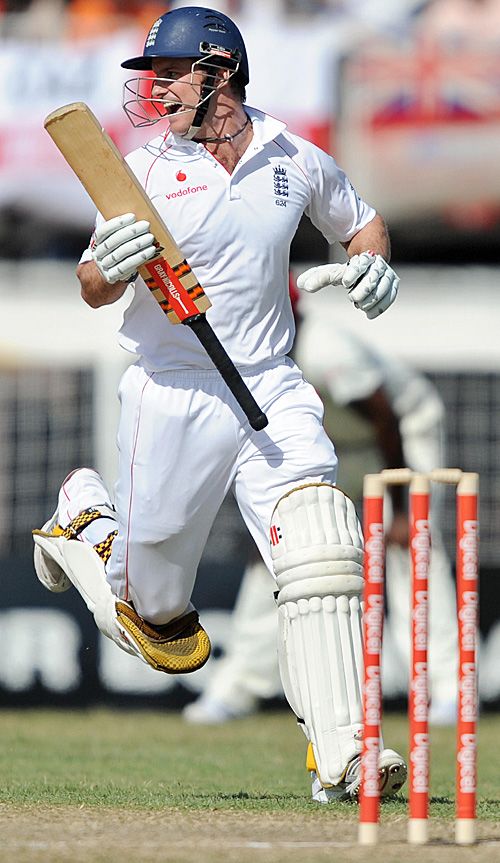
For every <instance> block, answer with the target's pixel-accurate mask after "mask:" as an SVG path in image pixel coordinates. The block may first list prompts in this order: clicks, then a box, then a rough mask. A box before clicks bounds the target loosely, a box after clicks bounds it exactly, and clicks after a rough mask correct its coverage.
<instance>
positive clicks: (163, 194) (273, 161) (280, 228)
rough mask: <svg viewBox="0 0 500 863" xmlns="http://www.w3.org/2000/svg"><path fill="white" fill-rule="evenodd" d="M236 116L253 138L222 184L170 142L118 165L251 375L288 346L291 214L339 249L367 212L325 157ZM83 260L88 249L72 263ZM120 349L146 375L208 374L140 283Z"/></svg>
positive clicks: (194, 348) (199, 153)
mask: <svg viewBox="0 0 500 863" xmlns="http://www.w3.org/2000/svg"><path fill="white" fill-rule="evenodd" d="M245 111H246V112H247V114H248V115H249V116H250V119H251V121H252V125H253V139H252V141H251V142H250V144H249V146H248V148H247V150H246V152H245V153H244V154H243V156H242V158H241V159H240V161H239V162H238V164H237V166H236V168H235V170H234V171H233V173H232V174H229V173H228V171H227V170H226V168H224V167H223V165H222V164H221V163H220V162H218V161H217V159H216V158H215V157H214V156H212V155H211V154H210V153H209V152H208V150H207V149H206V147H205V146H204V145H203V144H201V143H196V142H193V141H186V140H184V139H183V138H180V137H178V136H174V135H173V134H172V133H168V134H165V135H160V136H159V137H157V138H155V139H153V140H152V141H150V142H149V143H148V144H147V145H145V146H143V147H141V148H139V149H137V150H135V151H134V152H132V153H131V154H130V155H129V156H128V157H127V161H128V163H129V164H130V166H131V168H132V170H133V171H134V173H135V174H136V176H137V177H138V179H139V180H140V182H141V183H142V185H143V186H144V188H145V190H146V192H147V193H148V195H149V197H150V198H151V200H152V202H153V203H154V205H155V207H156V208H157V210H158V211H159V213H160V215H161V216H162V218H163V219H164V221H165V223H166V225H167V226H168V228H169V230H170V232H171V234H172V235H173V237H174V239H175V240H176V242H177V244H178V245H179V247H180V248H181V249H182V252H183V254H184V256H185V257H186V259H187V260H188V262H189V264H190V265H191V267H192V269H193V270H194V272H195V274H196V276H197V278H198V281H199V282H200V284H201V285H202V287H203V288H204V290H205V292H206V294H207V296H208V297H209V298H210V300H211V302H212V308H211V309H209V311H208V312H207V319H208V320H209V322H210V323H211V325H212V327H213V329H214V330H215V332H216V334H217V336H218V337H219V339H220V341H221V342H222V344H223V346H224V347H225V349H226V351H227V352H228V353H229V356H230V357H231V358H232V360H233V362H234V363H236V365H240V366H254V365H256V364H260V363H263V362H267V361H269V360H272V359H273V358H276V357H281V356H283V355H285V354H287V353H288V352H289V350H290V349H291V346H292V343H293V338H294V332H295V330H294V320H293V315H292V310H291V306H290V299H289V294H288V269H289V252H290V244H291V242H292V239H293V237H294V235H295V232H296V230H297V227H298V225H299V221H300V219H301V217H302V215H303V214H304V213H305V214H306V215H307V216H309V218H310V219H311V221H312V223H313V224H314V225H315V226H316V227H317V228H318V229H319V230H320V231H321V233H322V234H323V236H324V237H325V238H326V239H327V240H328V242H329V243H333V242H335V241H341V242H346V241H348V240H350V239H351V238H352V237H353V236H354V235H355V234H356V233H357V232H358V231H359V230H360V229H361V228H363V227H364V226H365V225H366V224H368V222H370V221H371V220H372V219H373V217H374V216H375V210H374V209H373V208H372V207H370V206H369V205H368V204H366V203H365V202H364V201H362V200H361V199H360V197H359V195H358V194H357V193H356V191H355V190H354V188H353V187H352V185H351V183H350V181H349V180H348V178H347V177H346V175H345V174H344V172H343V171H342V170H341V169H340V168H339V167H338V166H337V164H336V162H335V160H334V159H333V158H332V157H331V156H329V155H327V154H326V153H324V152H323V151H322V150H320V149H319V148H318V147H316V146H315V145H313V144H312V143H310V142H309V141H305V140H304V139H302V138H299V137H298V136H296V135H293V134H291V133H290V132H288V131H287V130H286V126H285V124H284V123H282V122H280V121H278V120H276V119H274V118H273V117H270V116H268V115H266V114H263V113H262V112H261V111H257V110H255V109H253V108H250V107H248V106H245ZM99 218H100V217H99V216H98V220H99ZM90 257H91V255H90V250H87V251H86V252H85V253H84V255H83V257H82V261H84V260H89V259H90ZM120 343H121V345H122V346H123V347H124V348H126V349H127V350H129V351H132V352H133V353H136V354H138V355H140V356H142V357H143V360H144V362H145V363H146V365H147V366H148V367H149V368H150V369H152V370H159V369H175V368H211V367H212V363H211V360H210V359H209V358H208V356H207V355H206V353H205V351H204V349H203V347H202V346H201V345H200V343H199V342H198V340H197V338H196V337H195V335H194V334H193V333H192V332H191V330H190V329H189V328H188V327H186V326H182V325H177V326H172V325H171V324H170V323H169V322H168V321H167V320H166V318H165V315H164V313H163V312H162V311H161V309H160V307H159V306H158V304H157V303H156V301H155V300H154V298H153V297H152V296H151V294H150V292H149V290H148V288H147V287H146V285H145V284H144V282H143V281H142V279H138V281H137V282H136V285H135V291H134V296H133V299H132V301H131V303H130V305H129V307H128V308H127V310H126V312H125V315H124V322H123V326H122V328H121V331H120Z"/></svg>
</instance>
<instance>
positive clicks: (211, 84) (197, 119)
mask: <svg viewBox="0 0 500 863" xmlns="http://www.w3.org/2000/svg"><path fill="white" fill-rule="evenodd" d="M215 78H216V76H215V74H214V73H213V72H207V74H206V76H205V81H204V83H203V86H202V88H201V92H200V104H199V105H198V108H197V109H196V113H195V115H194V117H193V122H192V123H191V125H190V127H189V129H188V130H187V132H185V134H184V135H183V136H182V137H183V138H187V139H188V140H189V141H191V140H192V139H193V138H194V136H195V135H196V133H197V132H199V131H200V129H201V127H202V125H203V121H204V119H205V117H206V116H207V111H208V108H209V105H210V100H211V98H212V96H213V95H214V93H215V90H216V87H215Z"/></svg>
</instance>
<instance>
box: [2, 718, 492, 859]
mask: <svg viewBox="0 0 500 863" xmlns="http://www.w3.org/2000/svg"><path fill="white" fill-rule="evenodd" d="M498 729H499V717H498V716H495V715H486V716H484V717H482V719H481V721H480V738H479V739H480V746H479V798H478V819H479V824H478V835H479V837H480V842H479V843H478V844H477V845H476V846H474V847H472V848H456V847H454V846H453V845H452V839H453V818H454V781H455V752H454V750H455V732H454V729H443V728H439V729H433V730H432V787H431V795H432V798H431V818H432V822H431V829H430V835H431V840H432V841H431V843H430V844H429V845H428V846H425V847H422V848H416V847H409V846H406V845H404V844H403V843H404V842H405V837H406V805H407V800H406V797H405V794H404V792H403V793H402V794H401V795H400V796H399V797H398V798H396V799H394V800H391V801H388V802H386V803H385V804H384V805H383V807H382V828H381V844H380V845H379V846H378V847H377V848H376V849H373V850H371V849H370V850H369V851H367V850H366V849H361V848H358V847H357V846H356V828H357V816H358V810H357V807H356V805H353V804H340V805H336V806H318V805H315V804H312V803H311V801H310V785H309V779H308V775H307V773H306V771H305V769H304V756H305V739H304V738H303V735H302V734H301V733H300V732H299V730H298V729H297V727H296V725H295V722H294V719H293V717H292V716H291V714H290V713H288V712H286V711H284V712H279V713H267V712H265V713H262V714H260V715H258V716H256V717H252V718H249V719H245V720H239V721H236V722H232V723H229V724H227V725H224V726H221V727H202V728H199V727H193V726H189V725H186V724H185V723H184V722H183V720H182V719H181V717H180V716H179V715H178V714H171V713H161V712H146V711H144V712H143V711H134V712H128V711H117V712H115V711H108V710H92V711H74V712H62V711H19V712H16V711H3V712H0V734H1V737H0V739H1V747H0V776H1V780H0V861H7V860H9V861H12V860H15V861H16V863H27V861H30V863H38V861H49V860H50V861H53V863H60V861H71V863H80V861H82V863H83V861H85V863H88V861H92V863H100V861H103V863H104V861H105V863H118V861H120V863H122V861H123V860H124V859H127V860H130V861H131V863H135V861H140V863H149V861H155V863H163V861H167V863H185V861H186V863H187V861H190V863H191V861H192V860H193V857H196V859H198V860H200V861H202V863H215V861H219V860H223V861H224V863H233V861H235V863H236V861H238V863H246V861H259V863H261V861H262V863H284V861H286V863H316V861H318V863H320V861H321V863H322V861H326V860H329V861H331V860H336V859H338V860H341V861H365V860H367V859H368V856H369V857H370V859H371V861H372V863H379V861H380V863H381V861H384V863H387V861H396V860H397V861H400V860H401V858H402V856H403V855H404V856H407V857H408V858H409V859H410V860H418V861H425V863H434V861H436V863H448V861H451V860H452V859H453V860H454V861H459V863H461V861H467V863H468V861H474V863H475V861H481V863H490V861H491V863H493V861H498V860H500V778H499V766H500V758H499V756H498ZM407 734H408V730H407V722H406V718H405V717H403V716H395V715H391V714H389V715H388V716H387V717H386V719H385V722H384V737H385V740H386V744H387V745H389V746H391V747H393V748H395V749H397V750H399V751H401V752H402V754H405V755H406V754H407Z"/></svg>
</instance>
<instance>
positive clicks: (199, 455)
mask: <svg viewBox="0 0 500 863" xmlns="http://www.w3.org/2000/svg"><path fill="white" fill-rule="evenodd" d="M240 372H241V373H242V375H243V377H244V380H245V382H246V384H247V386H248V387H249V389H250V390H251V392H252V393H253V395H254V397H255V399H256V400H257V402H258V404H259V405H260V406H261V408H262V409H263V410H264V411H265V412H266V414H267V417H268V420H269V425H268V426H267V427H266V428H265V429H263V430H262V431H254V430H253V429H251V428H250V426H249V424H248V421H247V420H246V418H245V417H244V415H243V413H242V411H241V409H240V408H239V406H238V405H237V403H236V401H235V399H234V397H233V396H232V394H231V393H230V392H229V390H228V388H227V385H226V384H225V383H224V381H223V380H222V379H221V377H220V375H219V373H218V372H216V371H215V370H213V371H211V370H175V371H161V372H152V371H149V370H147V369H146V368H145V367H143V365H142V364H141V362H138V363H137V364H135V365H133V366H131V367H130V368H128V369H127V370H126V372H125V374H124V375H123V378H122V380H121V383H120V388H119V397H120V402H121V416H120V424H119V431H118V448H119V472H118V481H117V483H116V487H115V500H114V505H115V508H116V513H117V522H118V525H117V527H118V535H117V536H116V538H115V540H114V542H113V549H112V554H111V557H110V560H109V563H108V566H107V578H108V581H109V583H110V585H111V587H112V590H113V592H114V593H115V595H116V596H118V597H119V598H121V599H126V600H131V601H132V602H133V603H134V606H135V608H136V609H137V611H138V612H139V614H141V615H142V616H143V617H144V618H145V619H146V620H149V621H150V622H151V623H156V624H161V623H166V622H167V621H169V620H172V619H173V618H175V617H178V616H179V615H181V614H182V613H183V612H184V611H185V610H186V608H187V607H189V602H190V598H191V593H192V590H193V586H194V582H195V578H196V572H197V569H198V565H199V562H200V558H201V556H202V553H203V549H204V547H205V544H206V541H207V538H208V535H209V532H210V529H211V527H212V524H213V522H214V519H215V516H216V515H217V512H218V510H219V508H220V506H221V504H222V501H223V500H224V498H225V496H226V494H227V492H228V491H229V490H230V489H231V490H232V491H233V493H234V495H235V497H236V501H237V503H238V506H239V508H240V511H241V514H242V516H243V519H244V521H245V523H246V525H247V527H248V529H249V531H250V533H251V534H252V536H253V538H254V540H255V542H256V544H257V546H258V548H259V551H260V553H261V555H262V557H263V559H264V561H265V563H266V565H267V566H268V567H269V569H270V570H271V571H272V564H271V557H270V553H269V526H270V522H271V515H272V512H273V509H274V507H275V505H276V503H277V501H278V500H279V498H280V497H281V496H282V495H283V494H285V493H286V492H287V491H289V490H291V489H292V488H294V487H295V486H297V485H299V484H302V483H303V482H331V483H334V482H335V479H336V472H337V457H336V455H335V450H334V447H333V445H332V443H331V441H330V440H329V438H328V437H327V435H326V433H325V431H324V429H323V425H322V420H323V405H322V402H321V400H320V399H319V397H318V395H317V394H316V392H315V390H314V388H313V387H312V386H311V385H310V384H309V383H307V382H306V381H305V380H304V378H303V376H302V373H301V372H300V370H299V369H298V368H297V366H296V365H295V363H294V362H293V361H292V360H291V359H289V358H288V357H283V358H280V359H277V360H274V361H272V362H269V363H267V364H265V365H261V366H258V367H253V368H251V369H247V370H245V369H243V370H241V369H240ZM89 476H90V478H91V479H90V480H89V481H88V482H87V479H86V477H89ZM96 482H99V480H98V479H97V480H96V475H95V474H92V473H90V472H89V471H80V472H77V473H76V474H74V476H73V479H72V478H71V477H70V478H69V480H68V481H66V483H65V486H64V499H65V501H66V499H67V498H71V503H70V506H68V507H67V511H68V512H71V513H72V514H73V515H76V514H77V512H80V511H81V510H82V509H86V508H87V507H88V506H92V505H95V504H96V503H98V500H97V499H96V498H98V497H99V494H100V495H101V496H102V501H101V502H102V503H106V502H108V501H109V500H110V496H109V493H108V492H107V490H106V489H105V488H104V486H102V488H101V491H100V492H99V491H98V490H96ZM60 500H61V495H60ZM107 527H108V529H109V525H108V526H107ZM92 528H93V529H92ZM98 529H99V521H97V522H95V523H94V525H92V526H91V527H90V528H88V532H89V533H91V534H92V540H90V539H89V540H88V541H92V542H93V543H94V544H95V542H97V541H99V537H96V534H95V531H96V530H98ZM86 533H87V531H86Z"/></svg>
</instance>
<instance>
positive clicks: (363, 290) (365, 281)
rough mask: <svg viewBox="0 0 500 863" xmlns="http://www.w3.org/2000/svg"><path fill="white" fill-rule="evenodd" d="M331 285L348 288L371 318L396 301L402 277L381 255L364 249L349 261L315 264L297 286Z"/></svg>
mask: <svg viewBox="0 0 500 863" xmlns="http://www.w3.org/2000/svg"><path fill="white" fill-rule="evenodd" d="M328 285H333V286H334V287H341V288H346V289H347V291H348V296H349V299H350V300H351V302H352V303H353V304H354V305H355V306H356V308H357V309H361V311H363V312H365V314H366V316H367V317H368V318H370V319H371V318H376V317H378V316H379V315H381V314H382V312H385V310H386V309H388V308H389V306H391V305H392V303H393V302H394V300H395V299H396V296H397V293H398V286H399V277H398V276H397V275H396V273H395V272H394V270H393V269H392V267H390V266H389V264H388V263H387V261H385V260H384V258H383V257H382V256H381V255H375V254H374V253H373V252H362V253H361V255H353V257H352V258H350V260H349V261H348V263H347V264H325V265H323V266H320V267H311V269H309V270H306V271H305V272H304V273H301V274H300V276H299V277H298V279H297V287H298V288H299V289H300V290H301V291H307V292H308V293H315V292H316V291H320V290H321V289H322V288H325V287H327V286H328Z"/></svg>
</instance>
